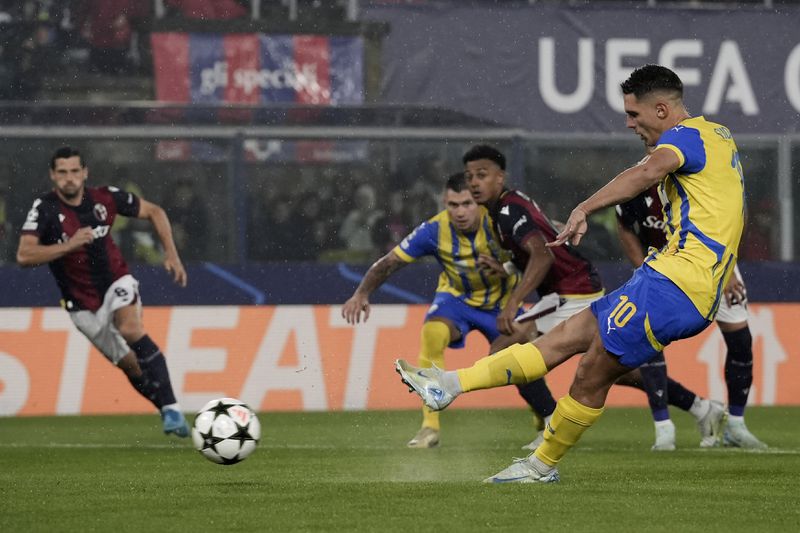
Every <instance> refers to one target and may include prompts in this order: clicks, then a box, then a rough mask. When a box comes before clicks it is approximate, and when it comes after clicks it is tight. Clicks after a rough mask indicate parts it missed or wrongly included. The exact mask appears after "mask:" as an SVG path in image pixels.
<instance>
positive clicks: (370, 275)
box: [342, 251, 408, 324]
mask: <svg viewBox="0 0 800 533" xmlns="http://www.w3.org/2000/svg"><path fill="white" fill-rule="evenodd" d="M407 264H408V263H406V262H405V261H403V260H402V259H400V257H399V256H398V255H397V254H396V253H394V251H391V252H389V253H388V254H386V255H384V256H383V257H381V258H380V259H378V260H377V261H375V263H373V265H372V266H371V267H369V270H367V273H366V274H364V277H363V278H362V279H361V283H359V284H358V287H357V288H356V291H355V292H354V293H353V296H351V297H350V299H348V300H347V301H346V302H345V303H344V305H343V306H342V317H343V318H344V319H345V320H347V323H348V324H358V323H359V322H361V313H362V312H363V313H364V322H366V321H367V319H368V318H369V295H370V294H372V292H373V291H374V290H375V289H377V288H378V287H380V286H381V285H382V284H383V282H384V281H386V280H387V279H389V276H391V275H392V274H393V273H394V272H396V271H397V270H399V269H401V268H403V267H404V266H406V265H407Z"/></svg>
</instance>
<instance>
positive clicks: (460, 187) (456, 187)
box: [444, 172, 469, 192]
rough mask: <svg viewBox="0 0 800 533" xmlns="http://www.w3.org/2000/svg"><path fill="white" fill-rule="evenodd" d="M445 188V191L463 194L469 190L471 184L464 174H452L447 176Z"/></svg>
mask: <svg viewBox="0 0 800 533" xmlns="http://www.w3.org/2000/svg"><path fill="white" fill-rule="evenodd" d="M444 188H445V190H449V191H453V192H461V191H467V190H469V184H468V183H467V176H466V175H465V174H464V172H456V173H455V174H450V175H449V176H447V180H446V181H445V184H444Z"/></svg>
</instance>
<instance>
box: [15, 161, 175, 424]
mask: <svg viewBox="0 0 800 533" xmlns="http://www.w3.org/2000/svg"><path fill="white" fill-rule="evenodd" d="M88 176H89V170H88V168H87V167H86V163H85V162H84V160H83V158H82V156H81V154H80V152H79V151H78V150H76V149H74V148H71V147H68V146H67V147H63V148H59V149H58V150H56V152H55V153H54V154H53V156H52V158H51V160H50V180H51V181H52V182H53V186H54V187H53V190H52V191H51V192H49V193H47V194H45V195H43V196H40V197H39V198H37V199H36V200H35V201H34V202H33V207H32V208H31V210H30V211H29V212H28V217H27V219H26V221H25V223H24V224H23V226H22V236H21V237H20V241H19V248H18V249H17V262H18V263H19V264H20V265H21V266H24V267H30V266H37V265H42V264H45V263H48V264H49V266H50V271H51V272H52V273H53V276H54V277H55V279H56V283H57V284H58V287H59V289H61V296H62V300H61V303H62V305H63V307H64V308H65V309H66V310H67V312H68V313H69V316H70V318H71V319H72V322H73V323H74V324H75V326H76V327H77V328H78V330H80V331H81V333H83V334H84V335H85V336H86V337H87V338H88V339H89V340H90V341H91V342H92V344H94V346H95V347H96V348H97V349H98V350H99V351H100V353H102V354H103V355H104V356H105V357H106V358H107V359H108V360H109V361H110V362H111V363H113V364H114V365H116V366H118V367H119V368H120V370H122V371H123V372H124V373H125V375H126V376H127V378H128V381H130V383H131V385H133V387H134V388H135V389H136V390H137V391H138V392H139V393H140V394H141V395H142V396H144V397H145V398H147V399H148V400H150V402H152V403H153V405H155V406H156V408H158V409H159V411H160V413H161V418H162V423H163V428H164V433H167V434H170V433H172V434H175V435H177V436H179V437H187V436H188V435H189V427H188V425H187V424H186V419H185V418H184V416H183V413H181V410H180V406H179V405H178V402H177V401H176V400H175V395H174V394H173V392H172V385H171V383H170V379H169V372H168V370H167V363H166V360H165V358H164V355H163V354H162V353H161V350H159V348H158V346H156V344H155V343H154V342H153V340H152V339H151V338H150V337H149V336H148V335H147V333H146V332H145V331H144V328H143V325H142V302H141V299H140V298H139V283H138V281H136V279H134V277H133V276H131V275H130V274H129V273H128V266H127V265H126V264H125V260H124V259H123V257H122V254H121V253H120V251H119V248H117V245H116V244H115V243H114V241H113V240H112V238H111V235H110V230H111V226H112V225H113V223H114V219H115V218H116V216H117V215H122V216H127V217H136V218H141V219H145V220H149V221H150V222H151V223H152V224H153V227H154V228H155V230H156V233H157V234H158V237H159V239H160V240H161V244H162V245H163V247H164V255H165V257H164V267H165V268H166V269H167V272H169V273H170V274H172V276H173V278H174V280H175V282H176V283H177V284H179V285H180V286H181V287H185V286H186V271H185V270H184V268H183V264H181V260H180V258H179V257H178V251H177V250H176V249H175V243H174V242H173V239H172V230H171V227H170V223H169V219H168V218H167V215H166V213H164V210H163V209H161V208H160V207H159V206H157V205H156V204H154V203H151V202H148V201H146V200H144V199H141V198H139V197H137V196H136V195H134V194H132V193H128V192H125V191H121V190H119V189H117V188H115V187H96V188H95V187H86V180H87V178H88Z"/></svg>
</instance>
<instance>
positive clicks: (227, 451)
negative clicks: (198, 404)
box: [192, 398, 261, 465]
mask: <svg viewBox="0 0 800 533" xmlns="http://www.w3.org/2000/svg"><path fill="white" fill-rule="evenodd" d="M260 438H261V424H260V423H259V421H258V418H256V414H255V413H254V412H253V411H252V410H251V409H250V408H249V407H248V406H247V405H246V404H245V403H244V402H242V401H241V400H237V399H235V398H218V399H216V400H211V401H210V402H208V403H207V404H205V405H204V406H203V408H202V409H200V410H199V411H198V412H197V416H196V417H195V419H194V426H193V427H192V442H193V443H194V447H195V448H196V449H197V451H198V452H200V453H201V454H202V455H203V457H205V458H206V459H208V460H209V461H212V462H214V463H217V464H221V465H232V464H236V463H238V462H240V461H244V460H245V459H246V458H247V457H248V456H249V455H250V454H251V453H253V451H254V450H255V449H256V445H257V444H258V441H259V439H260Z"/></svg>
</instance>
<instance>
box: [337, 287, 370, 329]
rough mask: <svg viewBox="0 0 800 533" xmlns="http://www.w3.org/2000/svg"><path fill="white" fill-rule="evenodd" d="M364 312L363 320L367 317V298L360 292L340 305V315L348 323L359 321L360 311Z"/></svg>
mask: <svg viewBox="0 0 800 533" xmlns="http://www.w3.org/2000/svg"><path fill="white" fill-rule="evenodd" d="M362 312H363V313H364V322H366V321H367V319H368V318H369V300H367V297H366V296H362V295H361V294H354V295H353V296H351V297H350V299H349V300H347V301H346V302H345V303H344V305H343V306H342V317H343V318H344V319H345V320H347V323H348V324H358V323H359V322H361V313H362Z"/></svg>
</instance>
